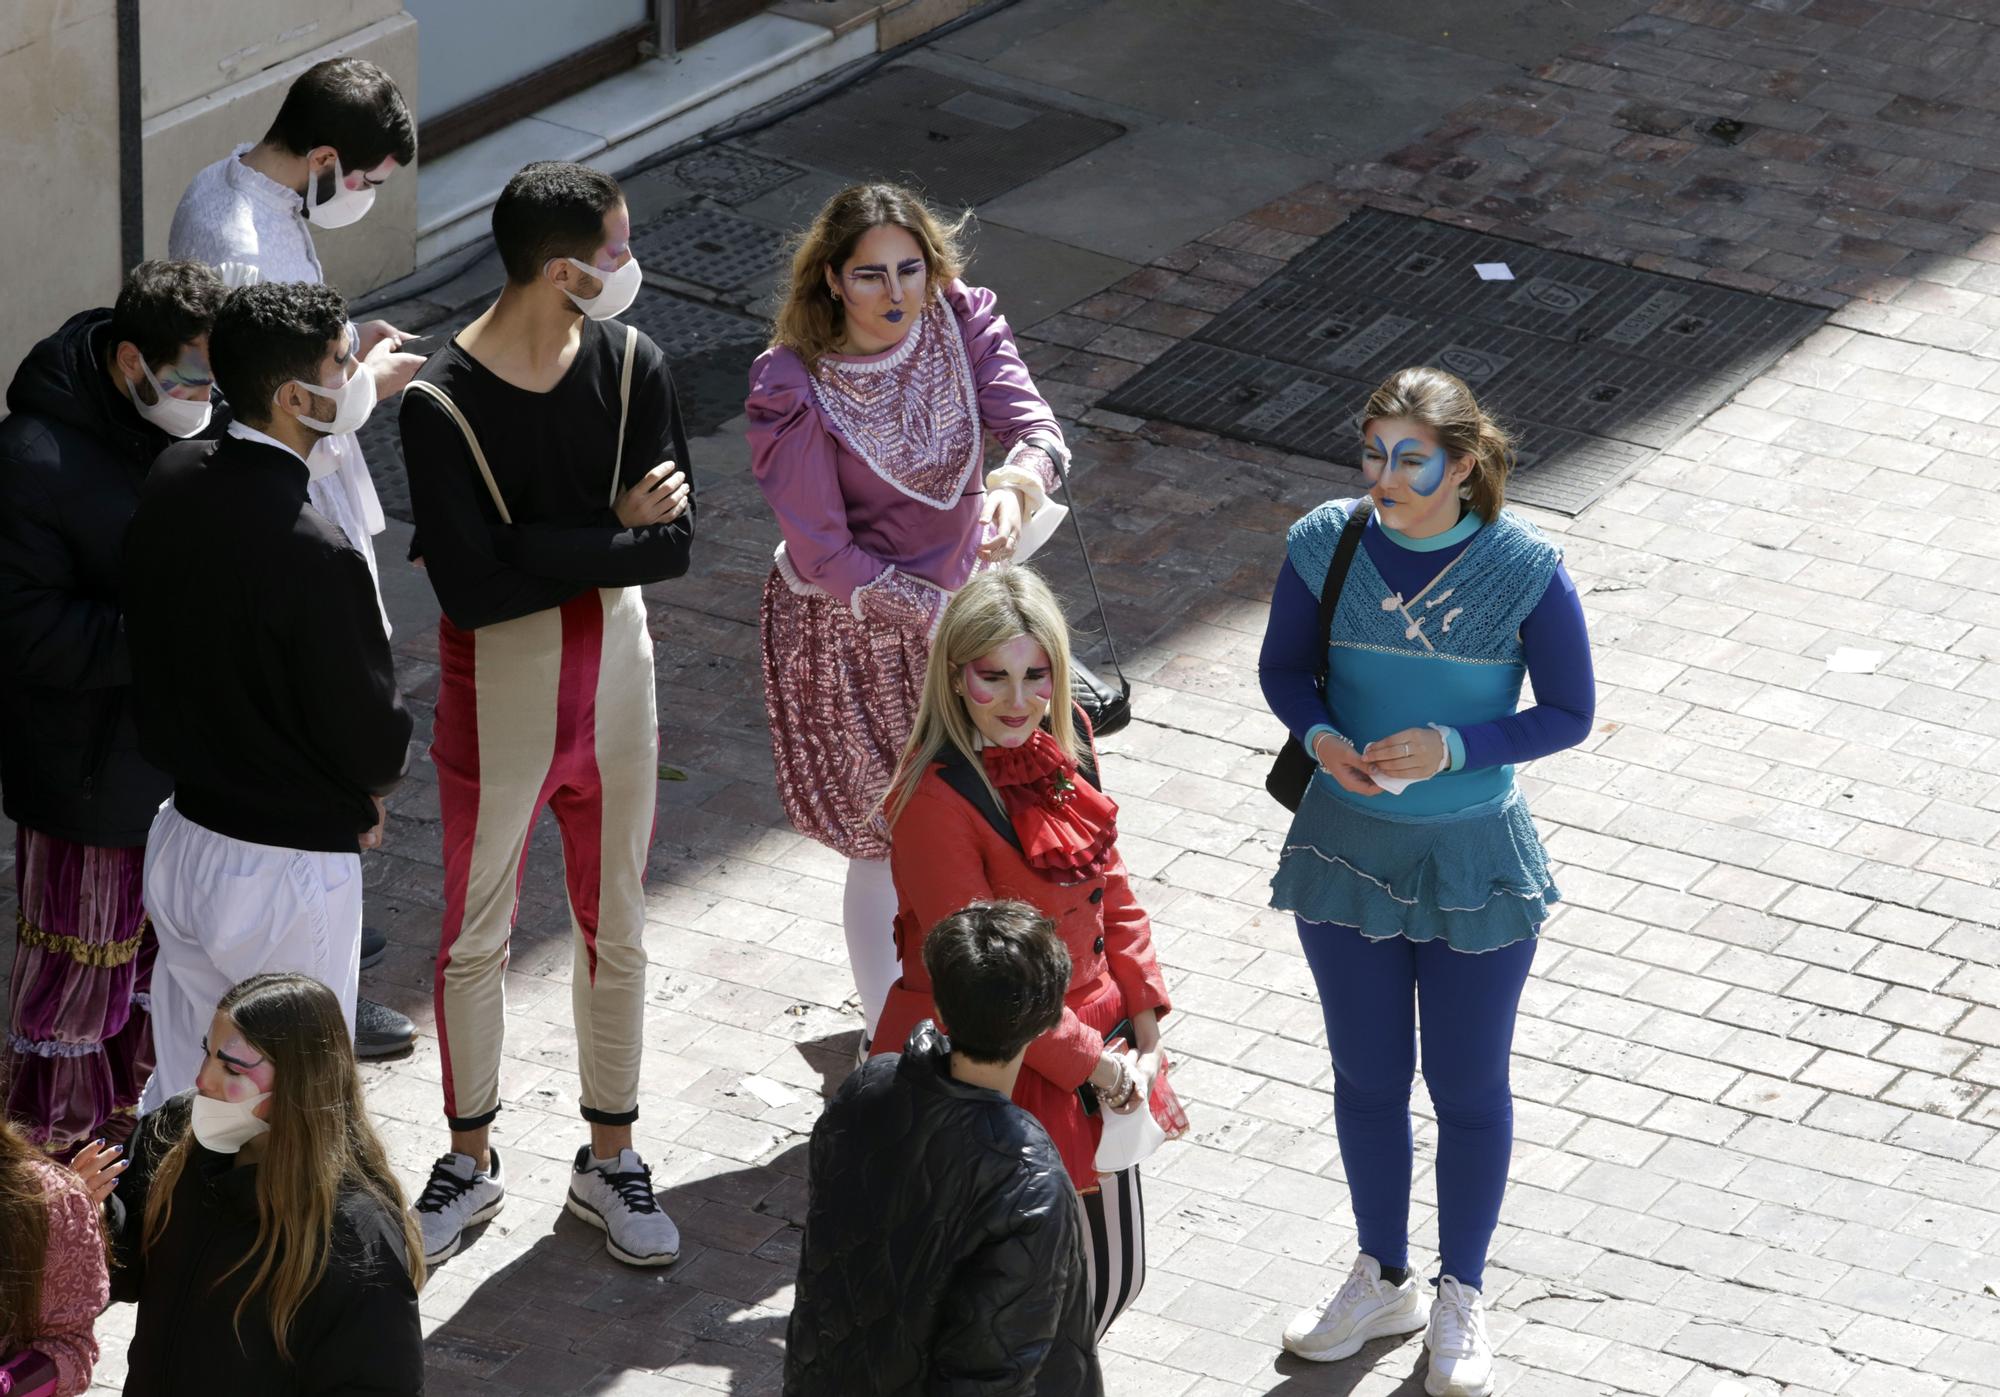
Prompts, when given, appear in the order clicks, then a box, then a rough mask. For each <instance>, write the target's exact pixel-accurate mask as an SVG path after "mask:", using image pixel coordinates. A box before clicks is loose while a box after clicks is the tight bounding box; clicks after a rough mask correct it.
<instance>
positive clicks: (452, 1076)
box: [431, 587, 659, 1130]
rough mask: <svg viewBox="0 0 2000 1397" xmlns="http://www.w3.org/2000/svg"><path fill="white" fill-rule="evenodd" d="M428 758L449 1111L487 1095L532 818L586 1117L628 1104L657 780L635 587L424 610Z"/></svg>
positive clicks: (613, 1121) (464, 1118)
mask: <svg viewBox="0 0 2000 1397" xmlns="http://www.w3.org/2000/svg"><path fill="white" fill-rule="evenodd" d="M438 652H439V661H440V668H441V670H442V677H441V682H440V687H439V692H438V701H437V719H436V724H435V729H434V736H433V738H432V742H431V760H432V761H433V762H434V763H435V764H436V766H437V775H438V800H439V804H440V807H441V809H442V813H443V818H444V866H445V911H444V926H443V934H442V935H441V937H440V939H439V945H438V959H437V975H436V981H435V992H436V999H437V1021H438V1040H439V1044H440V1046H441V1048H442V1050H443V1058H444V1101H445V1115H446V1116H447V1118H448V1119H449V1120H450V1123H451V1128H452V1129H454V1130H474V1129H477V1128H479V1127H480V1126H483V1125H486V1124H488V1123H489V1122H491V1121H492V1119H493V1117H494V1115H495V1113H497V1112H498V1110H499V1108H500V1057H501V1035H502V1031H503V1026H504V1024H505V1021H506V1012H507V1004H506V988H505V982H506V968H507V946H508V940H509V937H510V936H511V934H512V931H513V925H514V915H515V909H516V904H517V901H518V896H519V889H520V878H521V871H522V867H523V864H524V861H525V859H526V855H527V850H528V833H529V831H530V829H531V828H532V827H533V825H534V822H535V819H536V817H537V816H538V815H539V814H540V813H541V810H542V807H543V806H544V805H547V806H548V807H549V810H550V812H551V813H552V814H553V815H554V816H555V820H556V825H557V828H558V829H559V830H560V831H561V833H562V843H563V871H564V881H565V883H566V884H567V886H568V891H569V906H570V922H571V928H572V931H573V934H574V938H575V960H574V964H573V969H572V972H571V991H570V993H571V1006H572V1010H573V1012H574V1014H575V1018H576V1041H577V1070H578V1073H579V1075H580V1076H581V1077H582V1081H583V1095H582V1102H581V1106H582V1111H583V1116H584V1118H585V1119H586V1120H589V1121H592V1122H595V1123H598V1124H602V1125H625V1124H629V1123H630V1122H632V1121H633V1120H635V1119H637V1117H638V1094H639V1051H640V1039H641V1020H642V1017H643V1007H644V1002H645V976H646V949H645V944H644V939H643V934H644V930H645V924H646V918H645V877H646V852H647V848H648V846H649V845H650V844H651V843H652V833H653V807H654V796H655V793H656V790H657V782H658V779H659V730H658V727H657V719H656V714H655V709H654V695H653V640H652V636H651V634H650V633H649V632H648V631H647V629H646V607H645V602H644V601H643V600H642V598H641V597H640V595H639V589H638V588H636V587H627V588H623V589H605V590H601V591H589V592H585V593H584V594H583V595H581V596H579V597H574V598H572V599H571V600H569V601H567V602H565V603H564V604H563V605H562V606H560V607H556V608H552V609H551V610H548V611H540V612H536V613H535V614H534V615H531V616H524V617H521V618H519V619H518V620H513V621H503V622H499V623H497V624H495V625H491V626H481V627H480V628H479V629H477V630H474V631H464V630H460V629H459V628H458V627H456V626H454V625H452V624H451V622H450V621H448V620H441V621H440V622H439V627H438Z"/></svg>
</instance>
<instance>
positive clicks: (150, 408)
mask: <svg viewBox="0 0 2000 1397" xmlns="http://www.w3.org/2000/svg"><path fill="white" fill-rule="evenodd" d="M139 371H140V372H141V373H143V374H145V375H146V382H147V383H149V384H151V385H152V389H153V395H154V397H153V401H152V402H150V403H149V402H145V401H143V400H142V399H141V398H140V397H139V391H138V385H137V384H135V383H133V382H132V380H131V378H130V377H129V376H128V377H127V378H126V379H125V395H126V396H127V397H129V398H130V399H131V400H132V406H133V407H135V408H137V409H138V410H139V415H140V416H141V417H143V418H145V419H146V420H147V421H148V422H150V423H152V424H153V425H154V426H155V427H158V428H159V429H160V430H161V431H163V432H165V433H166V434H167V435H168V436H170V437H191V436H193V435H194V434H195V433H197V432H199V431H200V430H201V429H202V428H203V427H206V426H207V425H208V419H209V415H210V414H211V413H212V412H214V410H215V405H214V403H212V402H199V403H198V402H195V401H193V400H192V399H189V398H175V397H170V396H169V395H168V393H167V390H166V389H164V388H162V387H160V380H159V379H157V378H155V377H153V366H152V365H151V364H148V363H147V362H146V359H145V356H144V355H141V356H140V357H139ZM119 372H120V373H123V372H124V371H123V370H122V369H121V370H120V371H119Z"/></svg>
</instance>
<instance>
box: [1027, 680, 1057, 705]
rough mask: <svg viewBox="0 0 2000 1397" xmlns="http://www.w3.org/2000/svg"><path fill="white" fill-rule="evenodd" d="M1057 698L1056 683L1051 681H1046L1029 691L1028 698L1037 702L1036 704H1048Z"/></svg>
mask: <svg viewBox="0 0 2000 1397" xmlns="http://www.w3.org/2000/svg"><path fill="white" fill-rule="evenodd" d="M1055 696H1056V686H1055V681H1053V680H1050V679H1044V680H1043V681H1042V682H1041V683H1039V684H1037V685H1035V687H1034V688H1032V689H1030V690H1028V697H1029V698H1031V699H1033V700H1035V702H1037V703H1048V702H1050V701H1051V700H1053V699H1054V698H1055Z"/></svg>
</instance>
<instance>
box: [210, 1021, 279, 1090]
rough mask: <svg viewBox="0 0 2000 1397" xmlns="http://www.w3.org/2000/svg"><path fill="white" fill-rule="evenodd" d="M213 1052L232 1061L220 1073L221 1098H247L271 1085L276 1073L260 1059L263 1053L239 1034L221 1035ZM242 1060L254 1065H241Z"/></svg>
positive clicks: (268, 1064) (262, 1057) (268, 1088)
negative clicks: (219, 1044)
mask: <svg viewBox="0 0 2000 1397" xmlns="http://www.w3.org/2000/svg"><path fill="white" fill-rule="evenodd" d="M216 1056H218V1057H226V1058H229V1059H230V1060H231V1062H232V1063H233V1064H236V1065H235V1066H233V1067H232V1068H231V1070H229V1071H226V1072H224V1073H223V1077H222V1096H223V1099H224V1100H225V1101H248V1100H250V1098H252V1097H254V1096H261V1095H263V1094H264V1093H265V1092H267V1091H269V1090H270V1089H271V1082H272V1080H273V1079H274V1078H275V1077H276V1075H277V1074H276V1073H275V1072H273V1071H272V1069H271V1064H270V1063H269V1062H267V1061H265V1060H264V1055H263V1054H262V1053H260V1052H258V1051H257V1050H256V1049H255V1048H253V1047H251V1046H250V1044H249V1043H247V1042H245V1041H244V1040H243V1038H242V1036H241V1035H239V1034H231V1035H230V1036H229V1037H228V1038H225V1039H224V1040H223V1041H222V1046H221V1047H220V1048H218V1049H217V1050H216ZM243 1063H251V1064H254V1065H253V1066H250V1067H244V1066H242V1065H241V1064H243Z"/></svg>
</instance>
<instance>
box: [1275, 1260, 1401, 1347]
mask: <svg viewBox="0 0 2000 1397" xmlns="http://www.w3.org/2000/svg"><path fill="white" fill-rule="evenodd" d="M1429 1310H1430V1300H1429V1298H1428V1297H1427V1296H1426V1295H1425V1294H1424V1292H1423V1287H1422V1285H1421V1284H1420V1283H1419V1282H1418V1280H1417V1278H1416V1277H1415V1276H1413V1275H1412V1276H1405V1277H1404V1278H1403V1283H1402V1284H1401V1285H1391V1284H1389V1282H1387V1281H1385V1280H1383V1279H1382V1265H1381V1263H1380V1262H1378V1261H1376V1259H1375V1258H1374V1257H1372V1256H1369V1255H1367V1254H1366V1253H1363V1254H1362V1255H1361V1256H1358V1257H1356V1258H1355V1261H1354V1269H1353V1270H1352V1271H1349V1272H1348V1273H1347V1283H1346V1284H1345V1285H1343V1286H1341V1288H1340V1289H1339V1290H1338V1291H1336V1292H1335V1293H1334V1294H1333V1295H1331V1296H1330V1297H1328V1299H1327V1300H1326V1302H1325V1304H1323V1305H1321V1306H1320V1307H1319V1308H1317V1309H1312V1310H1301V1311H1300V1312H1299V1314H1298V1317H1297V1318H1295V1319H1294V1320H1293V1321H1292V1322H1291V1323H1290V1324H1288V1325H1286V1326H1285V1348H1286V1349H1287V1350H1289V1351H1290V1352H1292V1353H1296V1354H1297V1355H1298V1356H1299V1357H1301V1358H1310V1359H1311V1360H1312V1361H1313V1362H1315V1363H1331V1362H1333V1361H1334V1360H1335V1359H1337V1358H1346V1357H1347V1356H1348V1355H1350V1354H1354V1353H1359V1352H1360V1351H1361V1346H1362V1345H1363V1344H1365V1343H1367V1342H1368V1341H1369V1340H1370V1339H1379V1338H1381V1337H1382V1336H1383V1335H1385V1334H1414V1333H1416V1332H1417V1330H1419V1329H1422V1328H1423V1327H1424V1321H1425V1319H1426V1318H1427V1317H1428V1315H1429Z"/></svg>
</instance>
